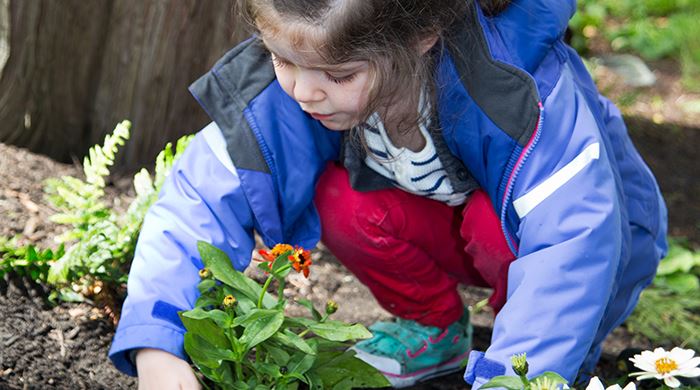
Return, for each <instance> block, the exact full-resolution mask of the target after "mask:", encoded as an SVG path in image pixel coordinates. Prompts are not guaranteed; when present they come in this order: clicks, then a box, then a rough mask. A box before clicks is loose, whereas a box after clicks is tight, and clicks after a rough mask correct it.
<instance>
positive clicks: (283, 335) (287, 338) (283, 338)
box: [272, 329, 316, 355]
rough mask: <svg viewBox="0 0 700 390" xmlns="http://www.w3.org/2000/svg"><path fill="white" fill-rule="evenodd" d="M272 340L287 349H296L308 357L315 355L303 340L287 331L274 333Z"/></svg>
mask: <svg viewBox="0 0 700 390" xmlns="http://www.w3.org/2000/svg"><path fill="white" fill-rule="evenodd" d="M272 338H273V339H274V340H275V341H278V342H279V343H280V344H282V345H285V346H287V347H291V348H295V349H298V350H299V351H301V352H304V353H306V354H309V355H316V351H315V350H314V349H313V348H311V346H309V344H307V343H306V341H304V339H302V338H301V337H299V335H297V334H296V333H294V332H292V331H291V330H289V329H285V330H284V331H282V332H277V333H275V335H274V336H272Z"/></svg>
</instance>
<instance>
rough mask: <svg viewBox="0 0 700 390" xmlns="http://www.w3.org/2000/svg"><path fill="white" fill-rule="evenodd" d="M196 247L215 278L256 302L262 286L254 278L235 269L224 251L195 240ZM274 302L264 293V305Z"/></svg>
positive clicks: (268, 305)
mask: <svg viewBox="0 0 700 390" xmlns="http://www.w3.org/2000/svg"><path fill="white" fill-rule="evenodd" d="M197 248H198V249H199V255H200V256H201V257H202V262H204V266H205V267H207V268H209V270H210V271H211V272H212V274H213V275H214V277H215V278H216V279H218V280H220V281H222V282H223V283H225V284H227V285H229V286H230V287H233V288H234V289H236V290H238V291H240V292H241V293H243V294H244V295H245V296H247V297H248V298H250V299H251V300H253V301H255V302H257V300H258V297H259V296H260V293H261V292H262V287H260V285H259V284H257V283H256V282H255V281H254V280H252V279H250V278H248V277H247V276H245V275H243V273H241V272H238V271H236V270H235V269H234V268H233V264H231V260H230V259H229V258H228V256H227V255H226V253H224V252H223V251H222V250H220V249H219V248H217V247H215V246H213V245H211V244H209V243H206V242H204V241H199V242H197ZM276 303H277V302H276V300H275V298H273V297H272V296H271V295H270V294H268V293H265V297H264V298H263V304H264V306H265V307H272V306H274V305H275V304H276Z"/></svg>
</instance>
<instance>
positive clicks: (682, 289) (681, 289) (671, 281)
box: [654, 273, 700, 294]
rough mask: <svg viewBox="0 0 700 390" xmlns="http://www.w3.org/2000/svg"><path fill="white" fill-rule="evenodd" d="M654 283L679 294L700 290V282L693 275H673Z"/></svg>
mask: <svg viewBox="0 0 700 390" xmlns="http://www.w3.org/2000/svg"><path fill="white" fill-rule="evenodd" d="M654 283H655V284H656V285H658V286H663V287H667V288H668V289H670V290H671V291H673V292H675V293H677V294H688V293H690V292H692V291H695V290H698V289H700V280H698V277H697V276H695V275H693V274H686V273H673V274H671V275H667V276H661V277H657V278H656V280H654Z"/></svg>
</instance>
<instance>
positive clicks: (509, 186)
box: [501, 102, 544, 256]
mask: <svg viewBox="0 0 700 390" xmlns="http://www.w3.org/2000/svg"><path fill="white" fill-rule="evenodd" d="M537 105H538V107H539V110H540V112H539V117H538V118H537V126H536V127H535V131H534V133H533V134H532V137H531V138H530V141H529V142H528V143H527V145H525V149H524V150H523V151H522V152H521V153H520V156H519V157H518V160H517V162H516V163H515V166H514V167H513V170H512V171H511V173H510V177H509V178H508V182H507V183H506V188H505V192H504V193H503V201H502V203H501V230H503V236H504V237H505V239H506V243H508V247H509V248H510V251H511V252H513V255H515V256H517V255H518V245H517V244H516V243H515V240H514V239H513V237H512V236H511V234H510V233H509V232H508V228H507V227H506V211H507V209H508V207H507V205H508V202H509V201H510V197H511V195H513V183H515V179H517V177H518V174H519V173H520V169H521V168H522V166H523V165H524V164H525V161H526V160H527V158H528V157H529V156H530V153H531V152H532V150H533V149H534V148H535V146H536V145H537V142H538V141H539V140H540V134H541V131H542V122H543V120H544V115H543V114H544V107H543V106H542V102H538V103H537Z"/></svg>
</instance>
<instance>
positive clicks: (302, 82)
mask: <svg viewBox="0 0 700 390" xmlns="http://www.w3.org/2000/svg"><path fill="white" fill-rule="evenodd" d="M315 76H316V75H312V74H309V73H307V72H303V71H302V72H299V73H298V74H297V77H296V79H295V80H294V100H296V101H297V102H299V103H314V102H319V101H321V100H323V98H324V97H325V93H324V92H323V89H321V87H320V85H319V82H318V80H316V77H315Z"/></svg>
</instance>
